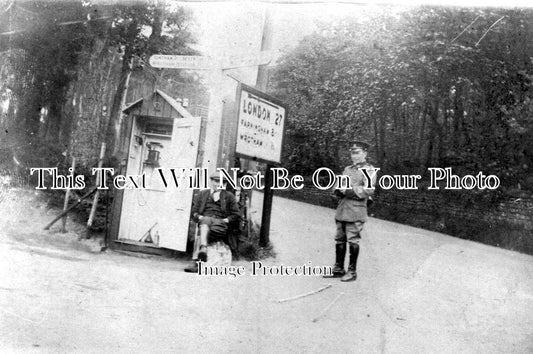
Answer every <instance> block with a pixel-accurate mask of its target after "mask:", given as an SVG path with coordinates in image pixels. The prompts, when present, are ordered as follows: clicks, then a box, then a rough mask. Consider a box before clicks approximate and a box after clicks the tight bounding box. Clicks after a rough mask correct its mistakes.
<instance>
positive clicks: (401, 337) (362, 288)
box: [0, 191, 533, 353]
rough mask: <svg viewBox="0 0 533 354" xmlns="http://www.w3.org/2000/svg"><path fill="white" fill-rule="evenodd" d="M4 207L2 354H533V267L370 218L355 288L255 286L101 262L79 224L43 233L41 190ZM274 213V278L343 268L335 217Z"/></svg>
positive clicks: (299, 210)
mask: <svg viewBox="0 0 533 354" xmlns="http://www.w3.org/2000/svg"><path fill="white" fill-rule="evenodd" d="M260 203H261V194H258V193H256V194H255V195H254V204H256V205H259V204H260ZM1 207H2V210H3V213H2V216H1V217H0V230H2V231H1V232H0V279H1V280H0V331H1V333H2V336H0V348H1V349H2V350H1V351H2V352H7V353H10V352H23V353H26V352H39V353H42V352H53V353H71V352H79V353H97V352H98V353H100V352H102V351H106V352H111V353H115V352H119V353H132V352H138V353H146V352H160V353H177V352H192V351H197V352H205V353H232V352H235V353H240V352H253V353H278V352H279V353H323V352H335V353H354V352H360V353H374V352H379V353H405V352H409V353H428V352H435V353H437V352H438V353H457V352H463V353H502V352H505V353H531V352H533V257H531V256H528V255H524V254H519V253H515V252H511V251H506V250H501V249H497V248H494V247H489V246H485V245H481V244H477V243H473V242H469V241H464V240H460V239H456V238H453V237H449V236H446V235H443V234H438V233H434V232H429V231H425V230H421V229H416V228H412V227H407V226H403V225H400V224H395V223H391V222H386V221H382V220H377V219H371V220H370V221H369V222H368V224H367V225H366V227H365V234H364V236H363V240H362V244H361V256H360V261H359V269H358V274H359V278H358V280H357V281H356V282H354V283H348V284H346V283H341V282H339V281H338V280H335V279H323V278H321V277H313V276H305V277H304V276H299V277H298V276H284V277H281V276H251V275H250V273H251V270H252V268H251V264H250V263H248V262H244V261H239V262H236V263H235V265H236V266H243V267H244V268H245V270H246V275H243V276H238V277H232V276H199V275H195V274H188V273H185V272H183V271H182V270H183V267H184V266H185V265H186V264H187V262H186V261H185V260H173V259H165V258H161V257H153V256H143V257H129V256H126V255H123V254H119V253H115V252H112V251H107V252H99V250H100V248H101V244H100V243H99V242H98V241H94V240H88V241H85V240H83V241H78V235H79V234H80V233H82V232H83V227H80V226H78V225H74V224H72V223H69V224H68V228H69V229H70V230H72V231H70V232H68V233H66V234H62V233H60V232H58V226H56V227H54V228H52V230H51V231H43V230H42V227H43V226H44V225H45V224H46V223H47V222H48V221H49V220H51V219H52V218H53V217H54V216H55V215H57V210H47V209H46V207H44V204H43V203H42V202H41V201H40V198H38V196H37V195H35V192H33V191H18V192H12V193H10V195H8V196H7V197H6V198H4V200H3V202H2V203H1ZM273 209H274V210H273V214H272V226H271V241H272V243H273V244H274V247H275V251H276V254H277V256H276V258H275V259H268V260H265V261H263V262H262V263H263V266H265V267H267V266H270V267H272V266H274V267H279V266H280V265H281V264H283V265H286V266H299V265H307V264H311V265H313V266H314V265H318V266H324V265H331V262H332V260H333V257H334V254H333V232H334V223H333V213H334V211H333V210H331V209H326V208H321V207H317V206H312V205H308V204H304V203H300V202H295V201H291V200H286V199H282V198H274V207H273ZM309 262H311V263H309ZM329 285H331V286H329ZM327 286H329V287H328V288H326V289H325V290H322V291H318V290H320V289H323V288H324V287H327ZM305 294H309V295H308V296H304V297H300V298H298V299H294V300H289V301H283V302H279V301H278V300H287V299H290V298H292V297H295V296H299V295H305Z"/></svg>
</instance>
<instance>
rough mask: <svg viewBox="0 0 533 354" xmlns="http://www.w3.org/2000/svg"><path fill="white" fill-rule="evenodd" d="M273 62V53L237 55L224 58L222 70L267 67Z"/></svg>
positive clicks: (221, 64) (221, 63)
mask: <svg viewBox="0 0 533 354" xmlns="http://www.w3.org/2000/svg"><path fill="white" fill-rule="evenodd" d="M271 60H272V52H270V51H263V52H260V53H257V54H237V55H231V56H228V57H224V58H222V60H221V62H220V66H221V67H222V70H227V69H233V68H240V67H243V66H257V65H266V64H268V63H270V61H271Z"/></svg>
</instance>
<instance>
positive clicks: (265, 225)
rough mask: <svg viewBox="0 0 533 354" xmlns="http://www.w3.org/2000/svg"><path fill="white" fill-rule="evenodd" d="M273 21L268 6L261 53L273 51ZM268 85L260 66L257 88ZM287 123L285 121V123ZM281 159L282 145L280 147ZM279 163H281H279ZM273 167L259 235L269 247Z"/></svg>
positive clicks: (261, 242)
mask: <svg viewBox="0 0 533 354" xmlns="http://www.w3.org/2000/svg"><path fill="white" fill-rule="evenodd" d="M272 33H273V32H272V21H271V18H270V6H269V5H267V7H266V11H265V20H264V22H263V36H262V37H261V51H268V50H270V49H272ZM267 85H268V70H267V68H266V66H264V65H260V66H259V68H258V70H257V82H256V86H257V88H258V89H259V90H261V91H266V89H267ZM283 123H285V120H284V121H283ZM279 148H280V158H281V145H280V147H279ZM278 162H279V161H278ZM271 168H272V166H271V165H270V164H268V163H267V166H266V170H265V191H264V194H263V213H262V216H261V232H260V234H259V245H260V246H267V245H268V244H269V243H270V215H271V214H272V200H273V199H274V191H273V190H272V189H271V186H272V170H271Z"/></svg>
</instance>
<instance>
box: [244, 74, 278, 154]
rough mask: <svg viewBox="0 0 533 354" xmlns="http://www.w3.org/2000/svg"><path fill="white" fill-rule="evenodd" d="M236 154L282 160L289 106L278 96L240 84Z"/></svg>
mask: <svg viewBox="0 0 533 354" xmlns="http://www.w3.org/2000/svg"><path fill="white" fill-rule="evenodd" d="M237 90H238V93H237V94H238V99H237V102H238V104H239V106H238V113H237V119H238V121H237V143H236V147H235V155H236V156H240V157H244V158H249V159H255V160H257V161H260V162H266V163H272V164H279V163H280V162H281V149H282V146H283V134H284V128H285V120H286V118H287V109H286V107H285V105H284V104H283V103H282V102H281V101H279V100H277V99H276V98H274V97H272V96H269V95H267V94H265V93H263V92H261V91H258V90H256V89H254V88H252V87H249V86H246V85H244V84H240V85H239V88H238V89H237Z"/></svg>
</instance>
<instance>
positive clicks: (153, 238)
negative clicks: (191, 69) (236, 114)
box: [110, 90, 201, 253]
mask: <svg viewBox="0 0 533 354" xmlns="http://www.w3.org/2000/svg"><path fill="white" fill-rule="evenodd" d="M123 112H124V113H125V114H127V117H126V118H125V120H124V121H123V122H122V130H121V139H120V144H119V146H120V151H119V156H121V157H122V163H121V170H122V171H121V174H123V175H128V176H140V177H139V179H138V180H139V181H140V178H141V176H144V177H142V178H144V182H145V185H146V188H132V189H124V190H118V191H117V193H116V196H115V200H114V205H113V217H112V224H111V227H110V246H111V247H114V248H120V249H126V250H134V251H144V252H147V253H165V252H164V250H177V251H185V250H186V246H187V238H188V232H189V222H190V214H191V206H192V198H193V189H191V188H176V186H175V184H174V182H173V179H172V177H171V174H170V169H175V171H176V172H179V171H181V170H182V169H183V168H185V169H187V170H189V169H194V168H195V167H196V166H197V156H198V146H199V137H200V125H201V118H200V117H193V116H192V115H191V114H190V113H189V112H188V111H187V110H186V109H185V108H184V107H182V106H181V105H180V104H179V103H178V102H177V101H176V100H174V99H173V98H171V97H170V96H168V95H167V94H165V93H164V92H162V91H160V90H156V91H155V92H154V93H153V94H152V95H151V96H149V97H147V98H143V99H140V100H137V101H136V102H134V103H132V104H131V105H130V106H128V107H127V108H126V109H124V111H123ZM158 169H161V171H163V172H164V173H165V174H166V175H167V176H168V177H167V179H166V181H167V183H168V185H167V187H165V185H164V183H163V180H162V178H161V176H160V173H159V171H158ZM160 251H161V252H160Z"/></svg>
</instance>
